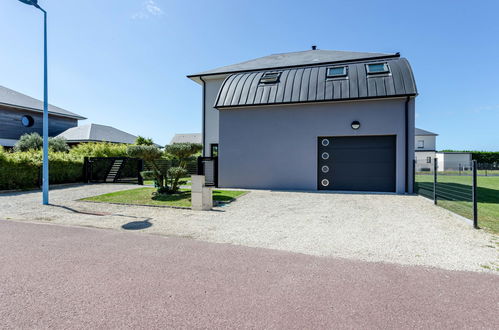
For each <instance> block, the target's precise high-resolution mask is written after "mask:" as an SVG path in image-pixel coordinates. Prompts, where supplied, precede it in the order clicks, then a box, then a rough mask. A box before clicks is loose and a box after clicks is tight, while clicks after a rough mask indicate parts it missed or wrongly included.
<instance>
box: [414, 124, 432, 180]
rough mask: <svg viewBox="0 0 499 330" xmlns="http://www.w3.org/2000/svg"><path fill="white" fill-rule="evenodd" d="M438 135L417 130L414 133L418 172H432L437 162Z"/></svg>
mask: <svg viewBox="0 0 499 330" xmlns="http://www.w3.org/2000/svg"><path fill="white" fill-rule="evenodd" d="M437 136H438V134H436V133H433V132H429V131H425V130H424V129H420V128H416V129H415V131H414V139H415V143H414V151H415V153H416V156H415V157H416V172H421V171H432V170H433V166H434V165H433V164H434V162H435V155H436V145H437V142H436V140H437Z"/></svg>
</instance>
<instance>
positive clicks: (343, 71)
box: [326, 66, 348, 78]
mask: <svg viewBox="0 0 499 330" xmlns="http://www.w3.org/2000/svg"><path fill="white" fill-rule="evenodd" d="M347 74H348V68H347V67H346V66H335V67H333V68H328V69H327V76H326V78H337V77H346V76H347Z"/></svg>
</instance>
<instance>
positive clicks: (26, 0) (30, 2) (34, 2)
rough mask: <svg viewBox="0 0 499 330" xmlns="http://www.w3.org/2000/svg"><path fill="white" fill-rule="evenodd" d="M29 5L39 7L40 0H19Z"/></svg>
mask: <svg viewBox="0 0 499 330" xmlns="http://www.w3.org/2000/svg"><path fill="white" fill-rule="evenodd" d="M19 1H21V2H22V3H25V4H27V5H31V6H35V7H38V0H19Z"/></svg>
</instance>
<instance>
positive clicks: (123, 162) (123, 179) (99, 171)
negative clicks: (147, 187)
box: [84, 157, 144, 185]
mask: <svg viewBox="0 0 499 330" xmlns="http://www.w3.org/2000/svg"><path fill="white" fill-rule="evenodd" d="M143 167H144V165H143V161H142V160H141V159H137V158H127V157H85V160H84V181H85V182H87V183H89V182H92V183H136V184H140V185H142V184H143V180H142V176H141V175H140V172H141V171H143Z"/></svg>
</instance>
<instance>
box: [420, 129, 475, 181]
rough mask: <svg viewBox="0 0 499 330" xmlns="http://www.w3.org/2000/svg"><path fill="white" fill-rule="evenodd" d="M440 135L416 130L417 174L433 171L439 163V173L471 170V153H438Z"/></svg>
mask: <svg viewBox="0 0 499 330" xmlns="http://www.w3.org/2000/svg"><path fill="white" fill-rule="evenodd" d="M437 136H438V134H436V133H433V132H429V131H425V130H423V129H419V128H416V129H415V153H416V172H421V171H433V168H434V166H435V161H437V168H438V171H460V170H461V171H462V170H468V169H470V168H471V153H469V152H437V151H436V149H437V148H436V145H437V143H436V139H437Z"/></svg>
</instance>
